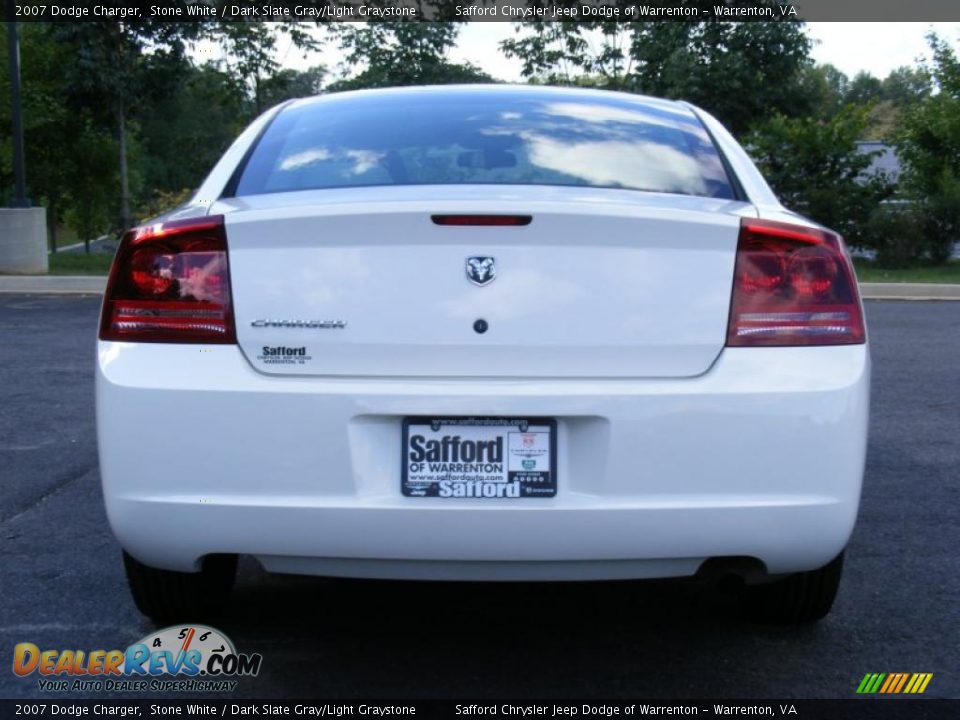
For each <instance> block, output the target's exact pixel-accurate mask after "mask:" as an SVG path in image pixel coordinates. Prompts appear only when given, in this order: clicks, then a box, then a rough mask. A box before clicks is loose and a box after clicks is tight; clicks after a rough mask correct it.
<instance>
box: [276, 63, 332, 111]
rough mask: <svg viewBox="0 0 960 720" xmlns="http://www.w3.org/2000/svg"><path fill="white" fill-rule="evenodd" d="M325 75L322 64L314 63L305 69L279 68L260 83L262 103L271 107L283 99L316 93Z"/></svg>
mask: <svg viewBox="0 0 960 720" xmlns="http://www.w3.org/2000/svg"><path fill="white" fill-rule="evenodd" d="M326 75H327V70H326V68H325V67H324V66H323V65H315V66H314V67H312V68H308V69H307V70H292V69H284V70H279V71H277V72H275V73H274V74H273V75H271V76H270V77H267V78H264V79H263V81H262V82H261V83H260V94H261V98H262V100H263V105H264V107H272V106H273V105H276V104H277V103H281V102H283V101H284V100H290V99H292V98H299V97H310V96H311V95H317V94H318V93H319V92H320V91H321V89H322V87H323V80H324V78H325V77H326Z"/></svg>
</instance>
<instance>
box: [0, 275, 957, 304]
mask: <svg viewBox="0 0 960 720" xmlns="http://www.w3.org/2000/svg"><path fill="white" fill-rule="evenodd" d="M106 286H107V278H106V277H101V276H96V275H0V293H23V294H55V295H102V294H103V291H104V289H105V288H106ZM860 294H861V295H862V296H863V299H864V300H960V284H957V285H948V284H937V283H860Z"/></svg>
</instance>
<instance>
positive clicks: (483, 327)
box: [473, 320, 490, 335]
mask: <svg viewBox="0 0 960 720" xmlns="http://www.w3.org/2000/svg"><path fill="white" fill-rule="evenodd" d="M488 327H490V326H489V325H488V324H487V321H486V320H477V321H476V322H475V323H474V324H473V329H474V330H476V331H477V332H478V333H479V334H481V335H483V334H484V333H485V332H486V331H487V328H488Z"/></svg>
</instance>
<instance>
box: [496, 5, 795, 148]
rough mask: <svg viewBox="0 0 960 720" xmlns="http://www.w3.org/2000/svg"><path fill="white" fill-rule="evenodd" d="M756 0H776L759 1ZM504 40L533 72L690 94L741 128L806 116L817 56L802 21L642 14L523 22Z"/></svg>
mask: <svg viewBox="0 0 960 720" xmlns="http://www.w3.org/2000/svg"><path fill="white" fill-rule="evenodd" d="M749 4H751V5H771V4H773V3H772V2H771V1H770V0H753V2H751V3H749ZM517 30H518V37H517V38H511V39H508V40H506V41H504V42H503V43H502V44H501V48H502V49H503V51H504V52H505V53H506V54H507V55H508V56H510V57H516V58H518V59H519V60H520V61H521V63H522V69H521V72H522V73H523V75H524V76H525V77H527V78H529V79H531V80H534V81H538V82H551V83H563V84H582V83H583V81H584V79H587V80H588V81H591V84H594V83H595V84H598V85H600V86H602V87H607V88H613V89H621V90H627V91H630V92H639V93H646V94H650V95H657V96H660V97H667V98H677V99H683V100H689V101H690V102H693V103H695V104H697V105H700V106H701V107H703V108H705V109H706V110H708V111H710V112H712V113H713V114H715V115H716V116H717V117H718V118H719V119H720V120H721V121H723V122H724V123H725V124H726V125H727V126H728V127H729V128H730V129H731V130H732V131H733V132H734V133H735V134H738V133H742V132H744V131H746V130H747V129H748V128H750V127H751V126H753V125H754V124H755V123H756V122H757V121H758V120H760V119H762V118H766V117H769V116H770V115H771V114H773V113H782V114H785V115H789V116H796V115H804V114H806V113H808V112H809V110H810V102H809V100H808V99H807V98H806V97H805V96H804V94H803V93H802V92H801V90H800V83H801V81H802V79H803V77H802V73H803V72H804V70H805V69H807V68H808V67H809V66H810V65H811V61H810V59H809V52H810V46H811V45H810V39H809V38H808V37H807V36H806V35H805V34H804V32H803V24H802V23H800V22H794V21H792V20H783V21H777V22H725V21H719V20H711V21H704V22H649V23H648V22H634V23H628V24H627V23H619V24H618V23H606V22H590V23H579V22H578V23H535V24H528V23H524V24H518V25H517Z"/></svg>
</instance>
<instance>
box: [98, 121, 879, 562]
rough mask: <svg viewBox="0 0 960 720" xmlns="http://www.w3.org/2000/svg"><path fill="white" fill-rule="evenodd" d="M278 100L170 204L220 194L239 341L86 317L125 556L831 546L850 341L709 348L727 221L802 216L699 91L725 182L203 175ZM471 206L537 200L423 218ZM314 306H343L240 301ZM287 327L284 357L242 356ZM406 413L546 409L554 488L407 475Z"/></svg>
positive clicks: (851, 403)
mask: <svg viewBox="0 0 960 720" xmlns="http://www.w3.org/2000/svg"><path fill="white" fill-rule="evenodd" d="M276 112H277V110H276V109H274V110H271V111H269V112H268V113H266V114H265V115H264V116H262V117H261V118H260V119H258V120H257V121H256V122H255V123H254V124H253V125H252V126H251V127H250V128H249V129H248V130H247V131H245V132H244V134H243V135H241V137H240V138H239V139H238V140H237V142H236V143H235V144H234V145H233V146H232V147H231V149H230V150H229V151H228V152H227V154H226V155H225V156H224V159H223V160H222V161H221V162H220V163H219V164H218V165H217V166H216V168H215V169H214V171H213V172H212V173H211V175H210V177H209V178H208V180H207V181H206V182H205V183H204V185H203V186H202V187H201V188H200V190H199V191H198V193H197V195H196V196H195V198H194V199H193V200H192V201H191V203H190V204H188V206H186V207H184V208H181V209H180V210H179V211H177V212H176V213H174V214H173V215H171V217H190V216H194V215H198V214H206V213H208V212H209V213H211V214H223V215H224V216H225V224H226V234H227V238H228V244H229V250H230V267H231V275H232V284H233V294H234V303H235V316H236V323H237V333H238V345H211V346H209V347H204V346H198V345H178V344H164V343H161V344H142V343H132V342H116V341H99V342H98V352H97V357H98V361H97V373H96V387H97V424H98V436H99V444H100V445H99V449H100V465H101V475H102V479H103V488H104V497H105V501H106V507H107V512H108V517H109V519H110V524H111V527H112V528H113V531H114V533H115V534H116V536H117V538H118V540H119V541H120V543H121V545H122V546H123V547H124V549H125V550H127V551H128V552H129V553H131V554H132V555H133V556H134V557H136V558H137V559H138V560H140V561H141V562H143V563H146V564H148V565H151V566H154V567H158V568H165V569H171V570H183V571H189V570H193V569H196V568H197V567H198V564H199V561H200V560H201V559H202V558H203V557H204V556H205V555H207V554H211V553H244V554H249V555H252V556H254V557H256V558H257V559H258V560H259V561H260V562H261V563H262V564H263V565H264V566H265V567H266V568H267V569H268V570H276V571H282V572H298V573H316V574H325V575H342V576H360V577H399V578H442V579H494V580H518V579H540V580H550V579H596V578H632V577H635V578H639V577H670V576H686V575H692V574H694V573H696V572H697V570H698V568H700V567H701V565H702V564H703V563H704V562H705V561H707V560H708V559H710V558H716V557H749V558H756V559H758V560H760V561H761V562H762V563H763V564H764V565H765V567H766V569H767V571H768V572H770V573H773V574H776V573H792V572H798V571H803V570H810V569H814V568H818V567H821V566H823V565H824V564H826V563H827V562H829V561H830V560H831V559H832V558H834V557H835V556H836V555H837V554H838V553H839V552H840V551H841V550H842V549H843V548H844V546H845V545H846V543H847V540H848V538H849V536H850V533H851V531H852V528H853V525H854V522H855V519H856V515H857V509H858V504H859V498H860V489H861V479H862V476H863V467H864V457H865V448H866V435H867V418H868V409H869V383H870V360H869V352H868V347H867V345H866V344H859V345H841V346H832V347H769V348H739V347H724V343H725V337H726V319H727V314H728V312H729V303H730V286H731V281H732V273H733V263H734V257H735V251H736V246H737V233H738V228H739V226H740V221H741V218H743V217H756V216H759V217H764V218H772V219H778V220H784V219H789V220H790V221H791V222H794V223H801V224H805V225H808V226H811V227H814V226H813V225H812V224H811V223H809V221H806V220H803V219H801V218H799V217H798V216H795V215H793V214H791V213H789V211H787V210H785V209H784V208H782V207H781V206H779V204H778V203H777V200H776V198H775V197H774V196H773V194H772V192H770V190H769V188H768V187H767V185H766V183H765V182H764V181H763V179H762V177H761V176H760V174H759V172H757V171H756V169H755V168H754V167H753V165H752V163H750V161H749V159H748V158H747V156H746V154H745V153H744V152H743V151H742V150H741V149H740V148H739V146H737V145H736V143H735V141H734V140H733V139H732V137H730V136H729V134H728V133H726V131H725V130H724V129H723V128H722V126H720V125H719V123H717V122H716V121H715V120H713V119H712V118H710V117H709V115H707V114H706V113H703V112H702V111H700V110H697V109H691V110H690V112H696V114H697V115H698V116H699V117H701V119H702V120H703V122H704V123H705V125H706V126H707V128H708V129H709V130H710V132H711V134H712V135H713V137H714V139H715V141H716V142H717V143H718V145H719V146H720V147H721V148H722V149H724V151H725V154H726V155H727V160H728V162H729V164H730V166H731V167H732V169H733V170H734V171H735V172H736V173H737V175H738V177H739V178H740V182H741V185H742V186H743V189H744V191H745V193H746V198H745V199H744V200H742V201H725V200H713V199H707V198H696V197H688V196H675V195H665V194H653V193H642V192H634V191H626V190H605V189H604V190H601V189H585V188H548V187H536V186H524V187H520V186H516V187H511V186H483V187H479V186H478V187H471V186H457V187H453V186H449V187H447V186H419V187H390V188H382V187H381V188H359V189H350V190H322V191H306V192H298V193H283V194H274V195H262V196H254V197H246V198H225V199H222V198H221V197H220V196H221V194H222V190H223V188H224V187H225V186H226V185H227V183H228V182H229V178H230V176H231V175H232V174H233V170H234V168H235V167H236V165H237V163H238V162H239V161H240V159H241V158H242V157H243V156H244V155H245V154H246V152H247V150H248V148H249V147H250V145H251V144H252V143H253V142H255V140H256V137H257V135H258V134H259V132H260V129H261V128H262V127H263V126H264V124H265V123H267V122H268V121H269V119H270V117H272V114H273V113H276ZM481 211H482V212H493V213H504V214H511V213H524V214H530V215H533V216H535V218H536V222H535V223H533V224H531V225H530V226H529V227H522V228H505V229H499V228H498V229H492V228H482V227H481V228H454V229H453V231H454V233H451V229H450V228H441V227H436V226H433V225H431V224H430V223H429V222H428V221H427V218H428V217H429V214H430V213H444V212H457V213H471V212H481ZM491 230H493V231H494V232H493V233H491ZM504 231H505V232H504ZM494 238H495V239H494ZM469 255H489V256H495V257H496V259H497V263H498V271H499V274H498V277H497V279H496V281H495V282H494V283H492V284H491V285H490V286H489V287H488V288H477V287H474V286H471V285H470V284H468V283H467V282H466V281H465V279H464V276H463V263H464V259H465V257H466V256H469ZM388 278H389V280H388ZM317 308H322V311H321V310H317ZM401 311H409V316H406V315H404V314H403V312H401ZM321 312H322V315H323V318H322V319H325V320H327V319H328V320H334V319H338V320H339V319H342V320H345V321H347V323H348V326H347V329H346V330H343V331H341V330H336V329H331V330H323V331H312V332H311V331H306V330H303V329H291V328H270V329H261V330H259V331H258V330H256V329H255V328H253V327H252V326H251V323H252V322H254V321H255V320H257V319H258V318H273V317H283V318H301V319H320V318H318V317H317V315H318V313H321ZM474 316H483V317H484V318H485V319H487V320H489V321H490V327H491V330H490V333H489V334H488V335H484V336H480V335H477V334H476V333H474V332H473V331H472V330H471V323H472V321H473V319H474ZM402 318H406V319H407V320H408V322H401V321H400V320H401V319H402ZM613 319H616V320H617V321H616V322H614V321H613ZM294 344H296V345H305V346H309V353H308V354H309V355H310V357H311V360H310V362H309V363H306V364H305V365H302V366H301V365H291V366H270V365H267V364H265V363H262V362H259V361H258V359H257V348H258V347H260V346H262V345H294ZM411 415H444V416H470V417H480V416H491V417H492V416H511V417H512V416H542V417H550V418H555V419H556V421H557V428H558V458H557V478H558V480H557V484H558V487H557V494H556V496H555V497H553V498H533V499H524V500H522V501H517V500H510V499H506V498H498V499H474V498H464V499H438V498H408V497H404V496H403V495H402V494H401V493H400V455H401V441H400V427H401V423H402V420H403V418H404V417H406V416H411Z"/></svg>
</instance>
